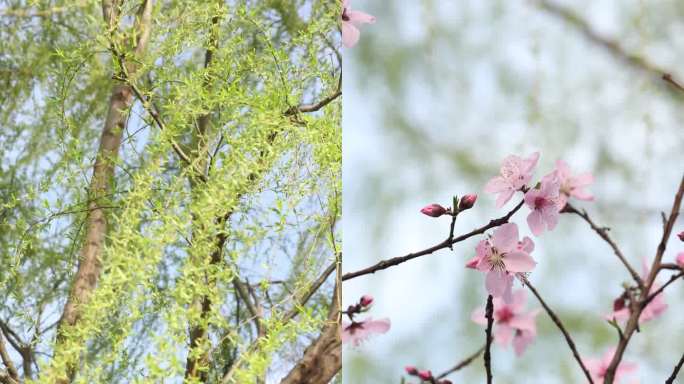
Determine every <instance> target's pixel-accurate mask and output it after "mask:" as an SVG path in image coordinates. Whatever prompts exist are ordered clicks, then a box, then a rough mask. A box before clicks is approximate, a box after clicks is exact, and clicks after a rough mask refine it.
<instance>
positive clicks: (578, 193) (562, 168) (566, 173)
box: [556, 160, 594, 210]
mask: <svg viewBox="0 0 684 384" xmlns="http://www.w3.org/2000/svg"><path fill="white" fill-rule="evenodd" d="M556 172H557V174H558V178H559V179H560V196H559V198H558V209H559V210H560V209H563V207H565V204H566V203H567V202H568V198H569V197H574V198H575V199H578V200H586V201H593V200H594V196H593V195H592V194H591V193H589V192H587V191H585V190H584V188H586V187H587V186H589V185H590V184H593V183H594V176H593V175H592V174H591V173H589V172H586V173H581V174H579V175H572V174H571V173H570V167H568V164H567V163H566V162H565V161H563V160H557V161H556Z"/></svg>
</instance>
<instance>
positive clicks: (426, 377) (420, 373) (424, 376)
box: [418, 370, 432, 381]
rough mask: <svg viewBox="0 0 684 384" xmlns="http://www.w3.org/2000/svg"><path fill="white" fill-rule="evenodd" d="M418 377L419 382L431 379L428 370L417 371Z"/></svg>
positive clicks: (430, 373)
mask: <svg viewBox="0 0 684 384" xmlns="http://www.w3.org/2000/svg"><path fill="white" fill-rule="evenodd" d="M418 377H420V379H421V380H425V381H428V380H431V379H432V372H431V371H430V370H425V371H418Z"/></svg>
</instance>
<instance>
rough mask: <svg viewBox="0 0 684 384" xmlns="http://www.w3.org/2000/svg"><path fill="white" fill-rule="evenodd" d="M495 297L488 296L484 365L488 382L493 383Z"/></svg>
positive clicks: (488, 383)
mask: <svg viewBox="0 0 684 384" xmlns="http://www.w3.org/2000/svg"><path fill="white" fill-rule="evenodd" d="M493 300H494V298H493V297H492V295H489V296H487V306H486V307H485V317H486V318H487V329H486V330H485V335H486V337H487V339H486V340H487V341H486V343H485V351H484V365H485V371H486V372H487V384H492V380H493V377H492V355H491V349H492V339H493V337H492V325H493V324H494V301H493Z"/></svg>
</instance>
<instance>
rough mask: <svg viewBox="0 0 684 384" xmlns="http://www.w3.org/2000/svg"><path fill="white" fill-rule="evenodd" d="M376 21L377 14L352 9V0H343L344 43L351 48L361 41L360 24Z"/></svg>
mask: <svg viewBox="0 0 684 384" xmlns="http://www.w3.org/2000/svg"><path fill="white" fill-rule="evenodd" d="M373 23H375V16H372V15H369V14H367V13H364V12H361V11H353V10H352V9H351V0H342V43H343V44H344V46H345V47H347V48H351V47H353V46H355V45H356V43H357V42H358V41H359V36H360V35H361V32H360V31H359V28H358V27H359V25H361V24H373Z"/></svg>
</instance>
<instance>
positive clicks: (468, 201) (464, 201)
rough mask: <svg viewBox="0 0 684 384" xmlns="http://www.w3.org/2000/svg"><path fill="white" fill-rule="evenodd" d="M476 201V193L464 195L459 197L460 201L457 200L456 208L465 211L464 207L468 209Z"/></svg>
mask: <svg viewBox="0 0 684 384" xmlns="http://www.w3.org/2000/svg"><path fill="white" fill-rule="evenodd" d="M476 201H477V195H465V196H463V197H461V201H459V202H458V210H459V211H465V210H466V209H470V208H472V207H473V206H474V205H475V202H476Z"/></svg>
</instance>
